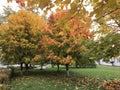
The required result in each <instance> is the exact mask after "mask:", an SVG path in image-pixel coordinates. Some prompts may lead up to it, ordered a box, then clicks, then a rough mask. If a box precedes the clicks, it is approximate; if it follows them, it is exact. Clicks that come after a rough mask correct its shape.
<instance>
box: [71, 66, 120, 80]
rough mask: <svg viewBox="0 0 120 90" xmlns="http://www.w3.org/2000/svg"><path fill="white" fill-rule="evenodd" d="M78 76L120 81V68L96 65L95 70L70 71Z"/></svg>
mask: <svg viewBox="0 0 120 90" xmlns="http://www.w3.org/2000/svg"><path fill="white" fill-rule="evenodd" d="M71 71H72V72H73V73H75V74H78V75H80V76H88V77H92V78H100V79H106V80H107V79H120V67H116V66H104V65H98V66H97V67H96V68H80V69H71Z"/></svg>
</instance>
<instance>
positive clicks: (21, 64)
mask: <svg viewBox="0 0 120 90" xmlns="http://www.w3.org/2000/svg"><path fill="white" fill-rule="evenodd" d="M20 70H21V71H20V73H21V76H22V75H23V63H20Z"/></svg>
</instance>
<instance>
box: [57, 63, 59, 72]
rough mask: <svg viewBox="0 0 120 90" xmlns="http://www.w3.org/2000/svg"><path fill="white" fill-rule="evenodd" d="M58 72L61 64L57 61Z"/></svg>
mask: <svg viewBox="0 0 120 90" xmlns="http://www.w3.org/2000/svg"><path fill="white" fill-rule="evenodd" d="M57 68H58V72H59V71H60V64H59V63H57Z"/></svg>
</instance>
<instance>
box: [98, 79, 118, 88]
mask: <svg viewBox="0 0 120 90" xmlns="http://www.w3.org/2000/svg"><path fill="white" fill-rule="evenodd" d="M100 89H101V90H119V89H120V80H110V81H104V82H102V83H101V86H100Z"/></svg>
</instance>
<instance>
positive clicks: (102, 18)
mask: <svg viewBox="0 0 120 90" xmlns="http://www.w3.org/2000/svg"><path fill="white" fill-rule="evenodd" d="M92 6H93V12H92V13H91V16H93V15H95V19H94V22H96V23H98V29H97V30H96V34H97V36H99V37H97V41H96V49H94V52H95V53H94V54H95V55H96V57H99V59H104V61H109V60H110V59H111V58H112V57H118V56H119V53H120V50H119V29H120V15H119V12H120V8H119V7H120V1H119V0H114V1H112V0H101V1H99V0H96V1H93V2H92Z"/></svg>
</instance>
